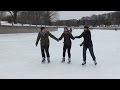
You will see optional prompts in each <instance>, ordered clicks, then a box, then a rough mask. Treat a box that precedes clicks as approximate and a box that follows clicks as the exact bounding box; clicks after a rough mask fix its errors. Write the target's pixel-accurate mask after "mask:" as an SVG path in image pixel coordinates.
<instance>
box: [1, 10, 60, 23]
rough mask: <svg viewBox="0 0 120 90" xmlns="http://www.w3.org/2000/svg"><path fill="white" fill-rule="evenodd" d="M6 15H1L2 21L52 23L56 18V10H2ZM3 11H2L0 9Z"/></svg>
mask: <svg viewBox="0 0 120 90" xmlns="http://www.w3.org/2000/svg"><path fill="white" fill-rule="evenodd" d="M4 12H5V13H7V14H8V15H5V16H4V17H3V16H2V18H1V20H2V21H8V22H9V23H12V24H17V23H20V24H22V25H24V24H30V25H52V22H53V21H54V20H56V19H57V18H58V12H57V11H4ZM2 13H3V11H2Z"/></svg>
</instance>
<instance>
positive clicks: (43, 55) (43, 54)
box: [41, 46, 45, 62]
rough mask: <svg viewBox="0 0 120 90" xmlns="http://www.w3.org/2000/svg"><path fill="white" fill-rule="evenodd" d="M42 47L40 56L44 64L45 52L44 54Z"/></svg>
mask: <svg viewBox="0 0 120 90" xmlns="http://www.w3.org/2000/svg"><path fill="white" fill-rule="evenodd" d="M44 49H45V48H44V46H41V54H42V58H43V59H42V62H45V52H44Z"/></svg>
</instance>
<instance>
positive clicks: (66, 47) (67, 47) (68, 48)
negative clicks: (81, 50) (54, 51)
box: [63, 45, 71, 58]
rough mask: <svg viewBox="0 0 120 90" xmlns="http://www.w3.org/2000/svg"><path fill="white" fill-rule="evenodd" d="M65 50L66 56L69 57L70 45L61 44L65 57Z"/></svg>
mask: <svg viewBox="0 0 120 90" xmlns="http://www.w3.org/2000/svg"><path fill="white" fill-rule="evenodd" d="M66 50H67V52H68V57H69V58H71V53H70V50H71V45H69V46H66V45H64V46H63V57H65V53H66Z"/></svg>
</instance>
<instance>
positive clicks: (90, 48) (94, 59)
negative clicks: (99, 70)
mask: <svg viewBox="0 0 120 90" xmlns="http://www.w3.org/2000/svg"><path fill="white" fill-rule="evenodd" d="M89 51H90V54H91V56H92V58H93V61H94V64H95V65H97V62H96V57H95V54H94V51H93V47H89Z"/></svg>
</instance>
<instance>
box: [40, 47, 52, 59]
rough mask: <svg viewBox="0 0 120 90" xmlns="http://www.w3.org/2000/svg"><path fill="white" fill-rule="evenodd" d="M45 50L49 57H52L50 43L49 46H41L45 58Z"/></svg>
mask: <svg viewBox="0 0 120 90" xmlns="http://www.w3.org/2000/svg"><path fill="white" fill-rule="evenodd" d="M45 52H46V55H47V57H50V54H49V45H47V46H41V53H42V57H44V58H45Z"/></svg>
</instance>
